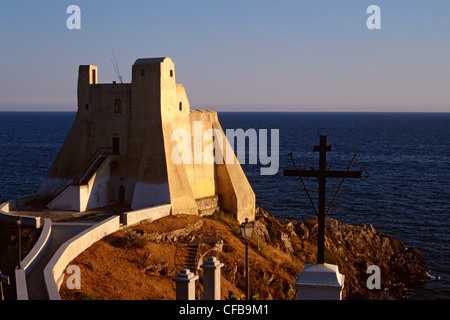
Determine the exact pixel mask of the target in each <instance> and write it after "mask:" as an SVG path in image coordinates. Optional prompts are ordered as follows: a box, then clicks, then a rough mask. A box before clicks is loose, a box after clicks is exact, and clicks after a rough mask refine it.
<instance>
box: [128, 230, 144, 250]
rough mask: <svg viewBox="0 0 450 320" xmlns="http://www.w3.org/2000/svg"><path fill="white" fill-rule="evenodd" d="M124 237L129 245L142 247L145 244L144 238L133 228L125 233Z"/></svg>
mask: <svg viewBox="0 0 450 320" xmlns="http://www.w3.org/2000/svg"><path fill="white" fill-rule="evenodd" d="M125 239H126V241H127V245H128V246H129V247H134V248H143V247H144V246H145V243H146V241H145V238H144V236H143V235H141V234H139V233H137V232H136V231H134V230H129V231H127V232H126V233H125Z"/></svg>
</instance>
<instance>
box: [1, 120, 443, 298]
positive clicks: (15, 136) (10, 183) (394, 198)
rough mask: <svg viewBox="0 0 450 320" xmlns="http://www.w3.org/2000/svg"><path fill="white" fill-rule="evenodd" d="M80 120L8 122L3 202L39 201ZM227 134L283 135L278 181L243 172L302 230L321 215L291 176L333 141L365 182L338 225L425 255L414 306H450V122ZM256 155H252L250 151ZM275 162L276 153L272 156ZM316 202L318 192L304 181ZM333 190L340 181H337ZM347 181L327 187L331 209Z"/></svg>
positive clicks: (334, 154) (275, 125)
mask: <svg viewBox="0 0 450 320" xmlns="http://www.w3.org/2000/svg"><path fill="white" fill-rule="evenodd" d="M74 119H75V113H73V112H67V113H65V112H43V113H39V112H23V113H15V112H0V150H1V152H0V182H1V185H0V199H1V198H3V199H10V198H15V197H19V196H23V195H28V194H32V193H34V192H36V191H37V189H38V187H39V185H40V184H41V182H42V180H43V177H44V176H45V174H46V172H47V170H48V168H49V167H50V165H51V163H52V161H53V159H54V157H55V156H56V154H57V152H58V150H59V148H60V147H61V144H62V143H63V141H64V139H65V137H66V135H67V133H68V131H69V129H70V127H71V125H72V123H73V120H74ZM219 120H220V122H221V124H222V127H223V129H224V130H225V129H238V128H241V129H243V130H244V131H246V130H248V129H254V130H256V132H257V137H258V139H260V138H261V137H262V136H263V132H259V129H267V137H268V139H267V140H268V141H269V142H270V141H271V135H272V134H273V133H274V132H273V131H272V132H271V129H276V130H279V150H276V148H275V150H276V151H279V171H278V174H276V175H271V176H267V175H266V176H264V175H260V168H261V167H267V166H268V165H261V164H260V163H258V164H249V163H248V158H247V159H246V162H245V164H243V169H244V171H245V173H246V174H247V177H248V179H249V181H250V184H251V185H252V187H253V189H254V191H255V194H256V201H257V204H258V205H259V206H261V207H263V208H264V209H265V210H267V211H268V212H269V213H271V214H273V215H275V216H276V217H278V218H281V219H282V218H289V219H299V220H303V219H305V218H307V217H313V216H314V211H313V209H312V207H311V205H310V202H309V200H308V198H307V196H306V193H305V191H304V189H303V187H302V185H301V182H300V181H299V179H297V178H293V177H283V174H282V173H283V169H293V168H294V167H293V164H292V162H291V159H290V157H289V156H288V154H289V153H290V152H292V154H293V158H294V160H295V162H296V164H297V166H298V168H299V169H310V168H317V167H318V154H317V153H316V152H313V146H315V145H318V143H319V137H318V132H319V130H320V129H321V128H325V129H326V130H327V131H328V137H327V142H328V144H330V145H331V146H332V147H331V152H329V153H328V154H327V165H328V167H329V168H331V169H332V170H346V169H347V167H348V165H349V164H350V161H351V160H352V157H353V155H354V154H355V153H356V154H357V156H356V160H355V162H354V164H353V166H352V170H364V171H365V172H367V173H368V175H369V177H368V179H366V180H364V181H363V180H360V179H346V180H345V182H344V184H343V186H342V188H341V190H340V193H339V195H338V197H337V199H336V201H335V203H334V205H333V207H332V210H331V212H330V214H329V215H330V217H333V218H336V219H339V220H341V221H343V222H346V223H350V224H357V223H364V224H372V225H373V226H374V227H375V229H376V230H377V231H381V232H384V233H386V234H388V235H391V236H393V237H395V238H397V239H399V240H401V241H403V242H404V243H405V245H406V246H407V247H415V248H417V249H418V250H419V251H420V252H422V254H423V257H424V259H425V261H426V263H427V265H428V269H429V274H430V275H431V276H432V278H431V279H430V280H428V281H424V282H423V283H421V284H420V285H419V286H418V287H415V288H412V291H411V295H410V297H411V298H415V299H439V298H446V299H448V298H450V250H449V243H450V113H253V112H252V113H233V112H230V113H228V112H227V113H219ZM247 149H248V148H247ZM268 154H269V156H270V143H269V151H268ZM304 180H305V183H306V185H307V188H308V190H309V192H310V194H311V196H312V197H313V199H314V201H315V202H316V199H317V189H318V184H317V182H316V181H315V179H314V178H305V179H304ZM333 180H334V181H333ZM340 182H341V179H328V181H327V207H328V205H329V204H330V202H331V200H332V198H333V196H334V194H335V192H336V190H337V188H338V187H339V184H340Z"/></svg>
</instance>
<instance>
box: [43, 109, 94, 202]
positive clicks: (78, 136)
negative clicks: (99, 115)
mask: <svg viewBox="0 0 450 320" xmlns="http://www.w3.org/2000/svg"><path fill="white" fill-rule="evenodd" d="M85 144H86V121H84V120H82V119H81V117H80V116H79V115H78V113H77V116H76V118H75V121H74V123H73V125H72V127H71V129H70V131H69V133H68V135H67V137H66V140H64V143H63V145H62V146H61V149H60V150H59V152H58V154H57V155H56V157H55V160H53V163H52V165H51V167H50V169H49V171H48V172H47V174H46V176H45V179H44V181H43V183H42V185H41V186H40V188H39V190H38V194H39V195H40V196H45V195H47V194H49V193H51V192H52V191H53V190H55V189H56V188H57V187H58V186H60V185H61V184H62V183H63V182H64V181H65V180H67V179H73V178H75V177H76V176H77V174H78V173H79V172H80V170H81V169H82V164H81V163H82V159H84V158H86V152H85V151H84V150H85V148H84V146H85Z"/></svg>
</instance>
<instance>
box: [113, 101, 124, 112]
mask: <svg viewBox="0 0 450 320" xmlns="http://www.w3.org/2000/svg"><path fill="white" fill-rule="evenodd" d="M114 113H122V100H120V99H116V100H114Z"/></svg>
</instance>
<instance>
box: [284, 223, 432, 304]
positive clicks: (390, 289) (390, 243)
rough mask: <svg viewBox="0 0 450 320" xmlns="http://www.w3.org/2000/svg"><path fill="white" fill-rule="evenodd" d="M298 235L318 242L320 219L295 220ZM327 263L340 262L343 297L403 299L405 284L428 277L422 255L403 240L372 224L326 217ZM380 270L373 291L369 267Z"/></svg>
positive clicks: (294, 226)
mask: <svg viewBox="0 0 450 320" xmlns="http://www.w3.org/2000/svg"><path fill="white" fill-rule="evenodd" d="M292 225H293V228H294V230H295V232H296V233H297V235H298V236H299V237H300V238H301V239H303V240H306V241H312V242H316V241H317V229H318V226H317V219H307V220H305V221H304V222H299V221H292ZM325 249H326V252H325V260H326V261H325V262H329V263H333V264H337V265H338V266H339V271H340V272H341V273H342V274H344V275H345V286H344V291H343V298H344V299H396V298H400V296H401V295H402V293H403V291H404V290H398V289H399V288H400V289H401V288H404V284H407V285H408V284H411V283H412V282H414V281H417V280H420V279H426V278H428V276H427V273H426V264H425V262H424V260H423V258H422V254H421V253H420V252H419V251H418V250H416V249H414V248H406V247H405V246H404V244H403V242H401V241H399V240H396V239H394V238H392V237H390V236H388V235H386V234H383V233H381V232H377V231H376V230H375V228H374V227H373V226H372V225H368V226H367V225H363V224H358V225H355V226H353V225H348V224H345V223H343V222H340V221H338V220H335V219H332V218H327V219H326V222H325ZM370 265H376V266H378V267H379V268H380V271H381V289H372V290H370V289H369V288H368V287H367V284H366V283H367V279H368V278H369V277H370V276H371V274H372V273H366V272H367V267H369V266H370Z"/></svg>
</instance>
